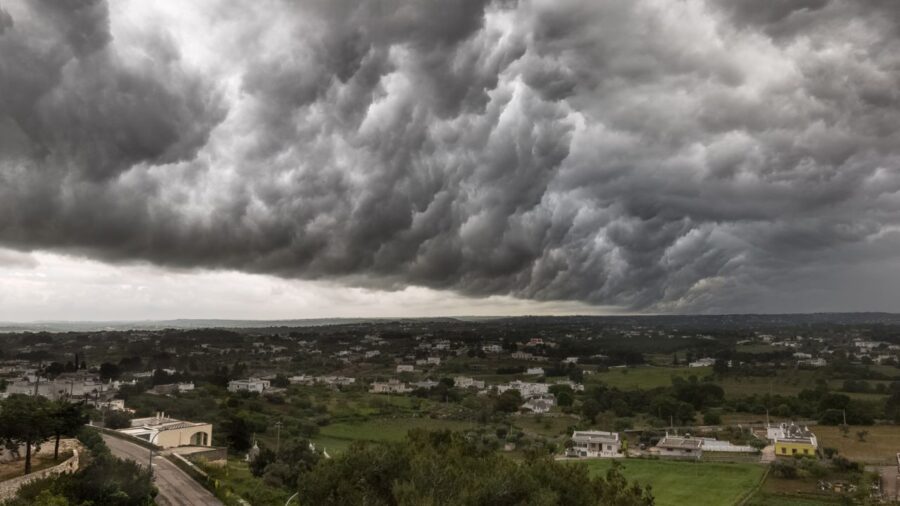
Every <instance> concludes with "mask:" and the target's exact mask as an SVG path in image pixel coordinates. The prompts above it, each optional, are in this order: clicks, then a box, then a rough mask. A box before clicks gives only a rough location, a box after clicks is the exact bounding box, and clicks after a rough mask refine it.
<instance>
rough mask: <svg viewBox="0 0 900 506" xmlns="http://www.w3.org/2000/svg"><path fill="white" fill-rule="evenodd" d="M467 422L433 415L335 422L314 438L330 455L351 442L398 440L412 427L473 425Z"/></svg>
mask: <svg viewBox="0 0 900 506" xmlns="http://www.w3.org/2000/svg"><path fill="white" fill-rule="evenodd" d="M473 426H474V424H472V423H470V422H461V421H456V420H435V419H432V418H379V419H374V420H369V421H366V422H354V423H350V422H347V423H334V424H331V425H326V426H325V427H322V429H321V430H320V431H319V434H318V435H317V436H316V437H314V438H313V442H315V443H316V444H317V445H319V446H320V447H324V448H326V449H327V450H328V453H329V454H334V453H340V452H341V451H343V450H345V449H346V448H347V447H348V446H350V443H352V442H353V441H400V440H402V439H403V438H404V437H406V433H407V432H409V431H410V430H412V429H427V430H464V429H468V428H471V427H473Z"/></svg>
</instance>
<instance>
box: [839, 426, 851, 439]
mask: <svg viewBox="0 0 900 506" xmlns="http://www.w3.org/2000/svg"><path fill="white" fill-rule="evenodd" d="M840 429H841V434H843V435H844V437H847V435H848V434H850V426H849V425H847V424H841V427H840Z"/></svg>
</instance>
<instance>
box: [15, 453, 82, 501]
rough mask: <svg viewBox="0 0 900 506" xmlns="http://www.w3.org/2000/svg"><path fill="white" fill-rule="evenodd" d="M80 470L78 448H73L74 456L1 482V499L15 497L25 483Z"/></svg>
mask: <svg viewBox="0 0 900 506" xmlns="http://www.w3.org/2000/svg"><path fill="white" fill-rule="evenodd" d="M77 470H78V449H77V448H73V449H72V456H71V457H69V458H68V459H67V460H65V461H63V462H61V463H59V464H57V465H55V466H53V467H49V468H47V469H43V470H41V471H37V472H34V473H31V474H27V475H25V476H19V477H18V478H13V479H11V480H6V481H4V482H0V501H6V500H9V499H12V498H13V497H15V495H16V492H18V491H19V488H21V487H22V486H23V485H25V484H27V483H31V482H32V481H34V480H39V479H41V478H46V477H48V476H56V475H57V474H62V473H74V472H75V471H77Z"/></svg>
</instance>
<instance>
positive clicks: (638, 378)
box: [585, 366, 712, 390]
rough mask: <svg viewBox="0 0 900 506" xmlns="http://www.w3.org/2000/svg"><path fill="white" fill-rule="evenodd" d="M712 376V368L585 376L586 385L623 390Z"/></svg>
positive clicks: (650, 369) (631, 370) (627, 369)
mask: <svg viewBox="0 0 900 506" xmlns="http://www.w3.org/2000/svg"><path fill="white" fill-rule="evenodd" d="M710 374H712V368H711V367H694V368H688V367H653V366H640V367H622V368H617V369H610V370H609V371H606V372H598V373H594V374H591V375H589V376H585V382H586V383H595V382H597V383H606V384H607V385H609V386H612V387H616V388H619V389H622V390H637V389H645V390H646V389H650V388H657V387H667V386H671V385H672V377H673V376H680V377H682V378H685V379H687V378H688V377H690V376H696V377H698V378H703V377H704V376H709V375H710Z"/></svg>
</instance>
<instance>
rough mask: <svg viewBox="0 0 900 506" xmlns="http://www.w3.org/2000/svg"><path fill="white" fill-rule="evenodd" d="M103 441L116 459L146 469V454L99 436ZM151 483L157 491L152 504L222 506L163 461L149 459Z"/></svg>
mask: <svg viewBox="0 0 900 506" xmlns="http://www.w3.org/2000/svg"><path fill="white" fill-rule="evenodd" d="M103 441H105V442H106V446H109V449H110V451H112V454H113V455H115V456H116V457H119V458H121V459H129V460H133V461H135V462H137V463H138V464H140V465H141V466H146V465H147V461H148V460H149V457H150V450H148V449H146V448H144V447H142V446H138V445H136V444H133V443H129V442H128V441H123V440H121V439H118V438H114V437H111V436H107V435H105V434H103ZM153 474H154V477H155V480H154V482H155V483H156V487H157V488H158V489H159V495H158V496H156V503H157V504H160V505H164V506H222V502H221V501H219V500H218V499H216V498H215V496H213V495H212V494H211V493H209V491H208V490H206V489H205V488H203V487H202V486H201V485H200V484H199V483H197V482H196V481H194V480H193V479H191V477H190V476H188V475H187V474H186V473H185V472H184V471H182V470H181V469H179V468H178V467H176V466H175V464H173V463H171V462H169V461H168V460H166V459H165V458H163V457H160V456H157V455H154V456H153Z"/></svg>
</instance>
